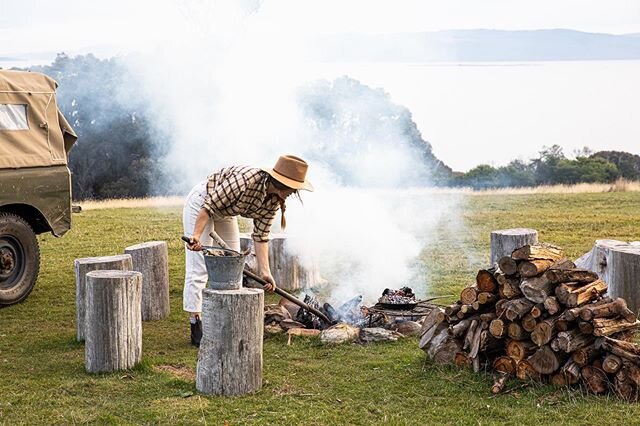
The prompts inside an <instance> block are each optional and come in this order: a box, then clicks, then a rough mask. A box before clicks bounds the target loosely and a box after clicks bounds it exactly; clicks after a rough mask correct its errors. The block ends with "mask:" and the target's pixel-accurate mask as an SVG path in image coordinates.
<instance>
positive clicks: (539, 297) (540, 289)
mask: <svg viewBox="0 0 640 426" xmlns="http://www.w3.org/2000/svg"><path fill="white" fill-rule="evenodd" d="M555 287H556V286H555V284H553V283H552V282H551V281H549V280H548V279H547V278H545V276H544V275H540V276H537V277H532V278H526V279H524V280H522V283H520V291H522V294H523V295H524V297H526V298H527V299H529V300H531V301H532V302H534V303H544V301H545V299H546V298H547V297H549V296H551V295H552V294H554V290H555Z"/></svg>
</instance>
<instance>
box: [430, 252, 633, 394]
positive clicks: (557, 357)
mask: <svg viewBox="0 0 640 426" xmlns="http://www.w3.org/2000/svg"><path fill="white" fill-rule="evenodd" d="M607 289H608V286H607V283H606V282H605V281H603V280H602V279H600V277H599V276H598V274H597V273H595V272H593V271H590V270H586V269H581V268H577V267H576V265H575V264H574V263H573V262H572V261H570V260H569V259H567V258H566V257H564V253H563V250H562V249H561V248H559V247H556V246H553V245H550V244H544V243H535V244H530V245H525V246H523V247H519V248H516V249H515V250H514V251H513V252H512V254H511V255H510V256H504V257H502V258H500V259H499V260H498V261H497V264H496V265H495V266H494V267H493V268H491V269H486V270H481V271H479V272H478V274H477V276H476V282H475V283H473V284H472V285H469V286H467V287H466V288H464V289H463V290H462V292H461V294H460V300H459V301H458V302H456V303H454V304H452V305H450V306H447V307H445V308H444V309H442V310H441V311H439V312H434V313H433V315H431V316H429V317H428V318H427V319H426V320H425V322H424V323H423V327H422V330H421V340H420V348H421V349H423V350H424V351H425V352H427V354H428V355H429V356H430V357H431V358H433V359H434V360H435V361H436V362H439V363H454V364H456V365H459V366H465V367H470V368H473V370H474V371H480V370H481V369H485V370H490V371H493V372H494V373H495V382H494V384H493V386H492V388H491V391H492V392H493V393H499V392H500V391H502V389H503V388H504V386H505V384H506V383H507V380H508V378H510V377H516V378H518V379H521V380H531V379H534V380H540V381H548V382H550V383H552V384H554V385H557V386H572V385H579V384H582V385H583V386H584V387H585V388H586V389H588V390H589V391H590V392H593V393H596V394H602V393H611V394H615V395H618V396H619V397H621V398H624V399H626V400H633V401H636V400H637V398H638V395H639V394H640V345H636V344H634V343H631V342H630V340H632V339H633V334H634V333H635V331H636V330H637V329H638V328H640V321H638V320H637V319H636V315H635V314H634V313H633V311H631V310H630V309H629V308H628V306H627V302H626V301H625V300H624V299H623V298H615V299H612V298H611V297H609V296H608V295H607Z"/></svg>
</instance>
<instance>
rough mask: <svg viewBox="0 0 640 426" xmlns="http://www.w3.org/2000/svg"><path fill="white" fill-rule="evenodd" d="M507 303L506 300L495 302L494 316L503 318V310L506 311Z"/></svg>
mask: <svg viewBox="0 0 640 426" xmlns="http://www.w3.org/2000/svg"><path fill="white" fill-rule="evenodd" d="M507 303H509V300H507V299H500V300H498V301H497V302H496V306H495V308H496V316H497V317H498V318H502V317H503V316H504V311H505V309H507Z"/></svg>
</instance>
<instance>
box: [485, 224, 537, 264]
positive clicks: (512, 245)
mask: <svg viewBox="0 0 640 426" xmlns="http://www.w3.org/2000/svg"><path fill="white" fill-rule="evenodd" d="M537 242H538V231H536V230H535V229H527V228H515V229H502V230H500V231H493V232H491V265H495V264H496V263H498V260H499V259H500V258H501V257H503V256H511V253H513V251H514V250H515V249H517V248H520V247H522V246H524V245H527V244H535V243H537Z"/></svg>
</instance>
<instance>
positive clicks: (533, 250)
mask: <svg viewBox="0 0 640 426" xmlns="http://www.w3.org/2000/svg"><path fill="white" fill-rule="evenodd" d="M563 256H564V251H563V250H562V249H561V248H560V247H556V246H554V245H552V244H545V243H538V244H527V245H525V246H523V247H520V248H518V249H516V250H514V251H513V253H511V257H513V258H514V259H516V260H541V259H547V260H553V261H556V260H559V259H562V257H563Z"/></svg>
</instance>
